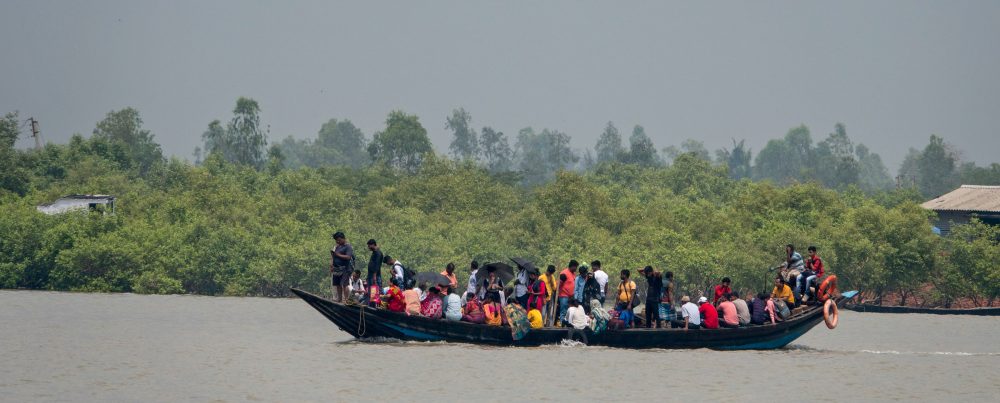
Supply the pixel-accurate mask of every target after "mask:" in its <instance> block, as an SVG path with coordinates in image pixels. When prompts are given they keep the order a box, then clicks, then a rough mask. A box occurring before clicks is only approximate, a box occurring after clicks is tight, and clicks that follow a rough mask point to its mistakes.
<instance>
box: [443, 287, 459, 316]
mask: <svg viewBox="0 0 1000 403" xmlns="http://www.w3.org/2000/svg"><path fill="white" fill-rule="evenodd" d="M444 317H445V319H448V320H462V297H459V296H458V294H455V288H454V287H448V295H447V296H446V297H445V298H444Z"/></svg>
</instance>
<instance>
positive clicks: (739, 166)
mask: <svg viewBox="0 0 1000 403" xmlns="http://www.w3.org/2000/svg"><path fill="white" fill-rule="evenodd" d="M744 143H745V140H740V142H739V143H737V142H736V139H733V149H732V150H729V149H726V148H722V149H719V150H716V151H715V155H716V160H717V161H718V162H719V163H720V164H725V165H726V166H727V167H728V168H729V177H730V178H733V179H743V178H749V177H750V174H751V170H750V161H751V160H752V159H753V158H752V156H753V153H752V152H751V151H750V149H749V148H747V147H746V145H745V144H744Z"/></svg>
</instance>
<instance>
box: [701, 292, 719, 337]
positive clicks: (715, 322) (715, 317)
mask: <svg viewBox="0 0 1000 403" xmlns="http://www.w3.org/2000/svg"><path fill="white" fill-rule="evenodd" d="M698 314H699V315H700V316H701V327H703V328H705V329H718V328H719V312H718V311H716V310H715V307H714V306H712V304H710V303H708V298H705V297H701V298H698Z"/></svg>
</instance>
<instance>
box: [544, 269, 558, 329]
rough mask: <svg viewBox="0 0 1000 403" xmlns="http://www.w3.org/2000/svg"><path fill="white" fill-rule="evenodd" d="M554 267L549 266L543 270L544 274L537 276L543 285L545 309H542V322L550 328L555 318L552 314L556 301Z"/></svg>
mask: <svg viewBox="0 0 1000 403" xmlns="http://www.w3.org/2000/svg"><path fill="white" fill-rule="evenodd" d="M555 274H556V267H555V266H554V265H551V264H550V265H549V267H548V268H546V269H545V274H542V275H541V276H539V277H540V278H541V280H542V283H544V284H545V308H544V309H542V320H544V321H545V325H546V326H552V323H553V322H554V318H552V316H555V315H554V314H552V312H554V311H555V306H554V305H556V304H557V303H558V301H556V295H555V294H556V276H555Z"/></svg>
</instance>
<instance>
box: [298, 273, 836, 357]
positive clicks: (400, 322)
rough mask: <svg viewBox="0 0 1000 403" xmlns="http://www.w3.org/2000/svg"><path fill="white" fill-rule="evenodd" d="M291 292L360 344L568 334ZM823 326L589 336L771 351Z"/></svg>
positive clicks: (544, 339) (526, 342) (796, 322)
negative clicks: (522, 331)
mask: <svg viewBox="0 0 1000 403" xmlns="http://www.w3.org/2000/svg"><path fill="white" fill-rule="evenodd" d="M292 292H293V293H295V295H298V296H299V297H300V298H302V299H303V300H304V301H305V302H306V303H308V304H309V305H310V306H312V307H313V308H315V309H316V310H317V311H319V312H320V313H321V314H323V316H325V317H326V318H327V319H329V320H330V321H331V322H333V323H334V324H336V325H337V326H338V327H339V328H340V329H341V330H343V331H344V332H347V333H349V334H351V335H352V336H354V337H356V338H361V339H365V338H393V339H399V340H408V341H447V342H451V343H473V344H484V345H496V346H539V345H545V344H557V343H560V342H561V341H562V340H563V339H564V338H566V334H567V331H566V329H560V328H545V329H532V330H531V331H530V332H528V334H527V335H526V336H525V337H524V338H522V339H521V340H514V339H513V338H512V337H511V333H510V328H508V327H498V326H485V325H477V324H472V323H467V322H456V321H448V320H440V319H429V318H424V317H417V316H407V315H405V314H402V313H397V312H389V311H386V310H382V309H372V308H368V307H362V306H359V305H345V304H340V303H336V302H333V301H330V300H328V299H326V298H323V297H320V296H317V295H314V294H311V293H309V292H306V291H302V290H298V289H294V288H293V289H292ZM822 321H823V312H822V308H820V307H809V308H807V309H805V310H803V311H802V312H800V313H797V314H795V315H793V316H792V317H790V318H789V319H788V320H786V321H784V322H780V323H778V324H774V325H762V326H750V327H741V328H736V329H725V328H721V329H713V330H707V329H698V330H684V329H628V330H607V331H605V332H602V333H601V334H592V333H591V334H588V336H587V337H588V339H589V340H588V344H589V345H599V346H609V347H621V348H636V349H645V348H667V349H684V348H712V349H719V350H747V349H753V350H767V349H776V348H781V347H784V346H786V345H788V343H791V342H792V341H793V340H795V339H797V338H799V337H800V336H802V335H803V334H805V333H806V332H807V331H809V330H810V329H812V328H813V327H814V326H816V325H817V324H819V323H820V322H822Z"/></svg>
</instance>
